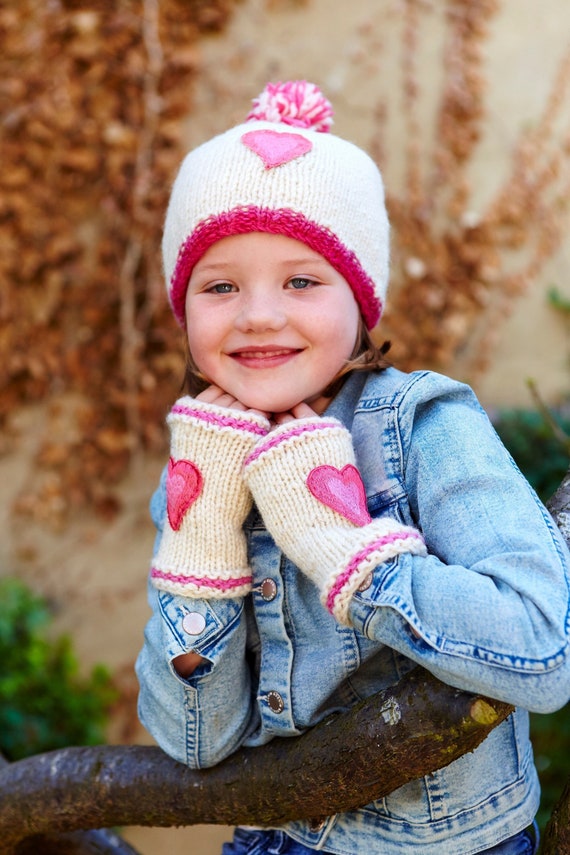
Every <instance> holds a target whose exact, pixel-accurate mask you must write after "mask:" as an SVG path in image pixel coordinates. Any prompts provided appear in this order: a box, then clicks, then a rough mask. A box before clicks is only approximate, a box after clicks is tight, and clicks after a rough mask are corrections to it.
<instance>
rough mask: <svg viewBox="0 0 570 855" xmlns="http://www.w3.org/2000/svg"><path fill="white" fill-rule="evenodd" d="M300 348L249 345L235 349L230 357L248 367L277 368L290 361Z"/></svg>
mask: <svg viewBox="0 0 570 855" xmlns="http://www.w3.org/2000/svg"><path fill="white" fill-rule="evenodd" d="M300 352H301V351H300V349H298V348H292V347H267V348H263V347H249V348H244V349H243V350H235V351H233V353H230V357H231V358H232V359H234V360H235V361H236V362H238V363H239V364H240V365H243V366H244V367H247V368H275V367H276V366H279V365H284V364H285V363H286V362H289V361H290V360H291V359H293V358H294V357H295V356H297V354H298V353H300Z"/></svg>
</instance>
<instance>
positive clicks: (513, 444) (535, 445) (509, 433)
mask: <svg viewBox="0 0 570 855" xmlns="http://www.w3.org/2000/svg"><path fill="white" fill-rule="evenodd" d="M551 415H552V419H546V418H545V416H544V415H543V414H542V413H541V412H539V411H538V410H527V409H519V410H517V409H509V410H501V411H499V414H498V417H497V419H496V420H495V429H496V431H497V433H498V434H499V436H500V437H501V439H502V441H503V443H504V444H505V445H506V447H507V448H508V450H509V451H510V453H511V454H512V456H513V458H514V460H515V462H516V463H517V465H518V467H519V469H520V470H521V471H522V472H523V473H524V475H525V477H526V478H527V479H528V481H529V482H530V483H531V484H532V486H533V487H534V489H535V490H536V492H537V493H538V495H539V496H540V498H541V499H542V500H543V501H544V502H546V501H548V499H550V498H551V496H552V495H553V494H554V492H555V491H556V489H557V488H558V487H559V485H560V482H561V481H562V479H563V477H564V476H565V474H566V471H567V469H568V467H569V466H570V416H568V414H567V413H565V412H564V411H563V410H560V411H559V412H557V413H552V414H551ZM554 420H555V423H556V429H555V427H554ZM561 433H564V434H566V435H567V437H568V438H567V439H562V438H561V437H560V434H561Z"/></svg>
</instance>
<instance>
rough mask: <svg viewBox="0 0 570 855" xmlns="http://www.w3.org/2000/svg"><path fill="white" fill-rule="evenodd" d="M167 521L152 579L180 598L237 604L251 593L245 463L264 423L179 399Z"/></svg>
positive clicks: (172, 421) (171, 420) (172, 417)
mask: <svg viewBox="0 0 570 855" xmlns="http://www.w3.org/2000/svg"><path fill="white" fill-rule="evenodd" d="M167 422H168V424H169V426H170V431H171V455H170V460H169V461H168V471H167V477H166V503H167V508H166V510H167V515H166V516H167V518H166V520H165V524H164V530H163V533H162V538H161V541H160V545H159V549H158V552H157V554H156V556H155V558H154V560H153V564H152V568H151V579H152V583H153V585H154V586H155V587H157V588H160V589H162V590H164V591H169V592H170V593H173V594H181V595H183V596H185V597H200V598H202V597H204V598H209V597H216V598H221V597H238V596H243V595H245V594H247V593H248V591H249V590H250V589H251V572H250V570H249V568H248V565H247V549H246V541H245V535H244V532H243V530H242V526H243V523H244V521H245V518H246V516H247V514H248V512H249V510H250V508H251V504H252V499H251V495H250V492H249V490H248V489H247V487H246V485H245V483H244V480H243V474H242V467H243V461H244V458H245V457H246V455H247V454H248V452H249V451H251V449H252V448H253V446H254V445H255V443H256V442H257V441H258V440H259V438H260V437H263V436H265V434H266V433H267V431H268V430H269V422H268V421H267V419H265V418H263V417H261V416H257V415H254V414H253V413H244V412H239V411H237V410H230V409H227V408H225V407H219V406H217V405H215V404H207V403H204V402H202V401H196V400H194V399H193V398H190V397H183V398H180V399H179V400H178V401H177V402H176V404H175V405H174V406H173V408H172V410H171V411H170V413H169V415H168V417H167Z"/></svg>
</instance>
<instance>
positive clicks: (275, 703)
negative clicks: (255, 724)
mask: <svg viewBox="0 0 570 855" xmlns="http://www.w3.org/2000/svg"><path fill="white" fill-rule="evenodd" d="M267 703H268V704H269V708H270V709H271V710H273V712H274V713H282V712H283V710H284V709H285V703H284V701H283V698H282V697H281V695H280V694H279V692H269V693H268V695H267Z"/></svg>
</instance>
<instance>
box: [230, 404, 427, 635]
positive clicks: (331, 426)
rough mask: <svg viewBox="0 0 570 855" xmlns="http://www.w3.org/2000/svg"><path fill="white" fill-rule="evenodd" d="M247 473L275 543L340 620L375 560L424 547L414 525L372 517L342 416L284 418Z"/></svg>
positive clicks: (260, 444) (420, 551) (420, 552)
mask: <svg viewBox="0 0 570 855" xmlns="http://www.w3.org/2000/svg"><path fill="white" fill-rule="evenodd" d="M244 473H245V479H246V482H247V483H248V485H249V488H250V490H251V492H252V494H253V497H254V500H255V502H256V504H257V506H258V508H259V511H260V513H261V515H262V517H263V520H264V522H265V524H266V526H267V528H268V530H269V531H270V533H271V534H272V536H273V538H274V540H275V542H276V543H277V545H278V546H279V547H280V548H281V549H282V550H283V552H285V554H286V555H287V556H288V557H289V558H291V560H292V561H294V562H295V564H297V566H298V567H299V568H300V570H302V571H303V573H305V575H307V576H308V577H309V578H310V579H311V580H312V581H313V582H314V583H315V584H316V585H317V586H318V588H319V590H320V592H321V599H322V602H323V604H324V605H325V606H326V608H327V609H328V610H329V611H330V612H331V614H333V615H334V616H335V618H336V619H337V620H338V621H339V622H340V623H348V622H349V621H348V608H349V606H350V600H351V597H352V596H353V594H354V593H355V591H356V590H357V589H358V588H359V587H360V585H361V584H362V582H363V581H364V579H365V578H366V577H367V575H368V574H369V573H370V572H371V570H373V569H374V567H376V566H377V565H378V564H381V563H384V562H385V561H388V560H390V559H391V558H394V557H395V556H396V555H399V554H401V553H403V552H409V553H413V554H417V555H423V554H425V551H426V550H425V545H424V542H423V538H422V536H421V534H420V533H419V532H418V531H417V530H416V529H414V528H412V527H410V526H404V525H401V524H400V523H399V522H397V521H396V520H394V519H391V518H390V517H382V518H380V519H375V520H372V518H371V517H370V514H369V513H368V508H367V505H366V493H365V489H364V484H363V483H362V478H361V476H360V473H359V471H358V469H357V468H356V465H355V456H354V449H353V446H352V438H351V436H350V433H349V432H348V431H347V430H346V428H345V427H344V426H343V425H342V424H341V423H340V422H339V421H337V420H336V419H330V418H329V419H327V418H326V417H325V418H322V419H321V418H313V419H300V420H298V421H295V422H288V423H287V424H286V425H282V426H281V427H280V428H277V429H276V430H275V431H272V432H271V433H270V434H268V436H267V437H265V438H263V439H261V440H260V441H259V442H258V443H257V444H256V446H255V448H253V450H252V451H251V452H250V454H249V455H248V456H247V457H246V460H245V465H244Z"/></svg>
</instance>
